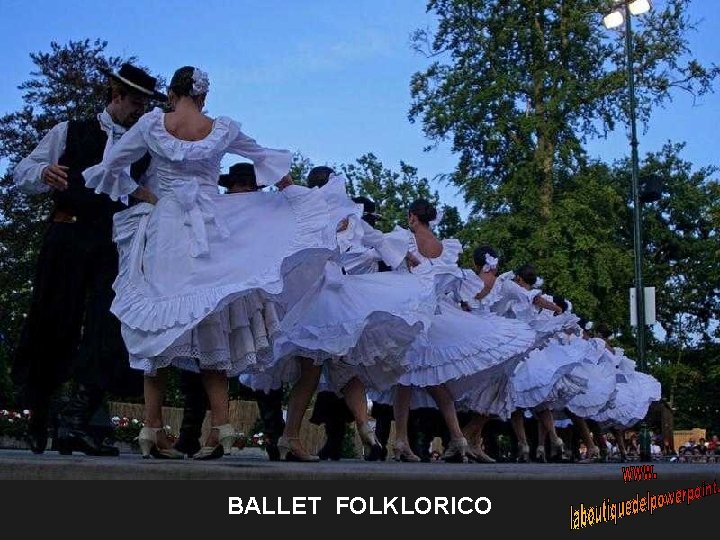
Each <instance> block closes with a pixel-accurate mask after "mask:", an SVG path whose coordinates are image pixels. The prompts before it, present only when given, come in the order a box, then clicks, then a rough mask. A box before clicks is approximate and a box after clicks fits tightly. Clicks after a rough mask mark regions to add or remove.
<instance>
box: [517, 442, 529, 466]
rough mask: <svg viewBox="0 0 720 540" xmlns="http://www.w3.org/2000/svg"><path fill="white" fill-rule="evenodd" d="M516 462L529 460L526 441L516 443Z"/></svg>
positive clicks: (527, 461)
mask: <svg viewBox="0 0 720 540" xmlns="http://www.w3.org/2000/svg"><path fill="white" fill-rule="evenodd" d="M517 460H518V463H529V462H530V447H529V446H528V444H527V443H518V457H517Z"/></svg>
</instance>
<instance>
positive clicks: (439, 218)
mask: <svg viewBox="0 0 720 540" xmlns="http://www.w3.org/2000/svg"><path fill="white" fill-rule="evenodd" d="M443 217H445V214H444V213H443V211H442V210H438V211H437V217H436V218H435V219H433V220H432V221H431V222H430V227H437V226H438V225H440V222H441V221H442V220H443Z"/></svg>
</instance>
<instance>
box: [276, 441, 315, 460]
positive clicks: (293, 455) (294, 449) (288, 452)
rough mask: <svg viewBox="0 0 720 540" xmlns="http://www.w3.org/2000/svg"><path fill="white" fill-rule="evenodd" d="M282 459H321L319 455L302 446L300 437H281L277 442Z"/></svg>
mask: <svg viewBox="0 0 720 540" xmlns="http://www.w3.org/2000/svg"><path fill="white" fill-rule="evenodd" d="M277 447H278V451H279V452H280V460H281V461H305V462H316V461H320V457H319V456H314V455H312V454H311V453H310V452H308V451H307V450H305V449H304V448H303V447H302V444H300V438H299V437H280V438H279V439H278V442H277Z"/></svg>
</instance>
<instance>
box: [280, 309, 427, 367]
mask: <svg viewBox="0 0 720 540" xmlns="http://www.w3.org/2000/svg"><path fill="white" fill-rule="evenodd" d="M424 326H425V324H424V322H423V321H422V320H420V319H419V317H418V316H417V313H416V312H408V313H404V314H400V315H396V314H391V313H386V312H375V313H371V314H370V315H369V316H368V317H367V318H365V319H363V320H361V321H357V322H353V323H349V322H345V323H341V324H338V325H328V326H325V327H323V328H319V327H295V328H293V331H292V333H291V334H286V333H281V334H280V335H279V336H278V338H277V339H276V340H275V356H276V357H277V358H282V357H286V356H303V357H305V358H312V359H313V360H315V361H316V362H318V363H319V362H323V361H325V360H340V359H342V361H343V362H345V363H346V364H348V365H353V366H375V367H378V368H380V367H382V366H391V367H392V368H394V366H396V365H401V366H406V365H407V363H408V362H407V360H406V354H407V351H408V349H409V348H410V347H411V346H412V344H413V343H414V342H415V340H416V339H417V337H418V336H419V335H420V334H421V333H422V331H423V329H424ZM402 371H406V369H405V368H404V369H403V370H402Z"/></svg>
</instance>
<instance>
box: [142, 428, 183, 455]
mask: <svg viewBox="0 0 720 540" xmlns="http://www.w3.org/2000/svg"><path fill="white" fill-rule="evenodd" d="M158 434H161V436H162V438H163V439H165V440H167V437H166V436H167V433H166V432H165V428H151V427H144V428H142V429H141V430H140V434H139V435H138V444H139V445H140V451H141V452H142V457H143V458H144V459H148V458H150V457H154V458H157V459H183V458H185V454H183V453H182V452H180V451H179V450H175V449H174V448H173V447H172V446H171V447H169V448H161V447H159V446H158Z"/></svg>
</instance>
